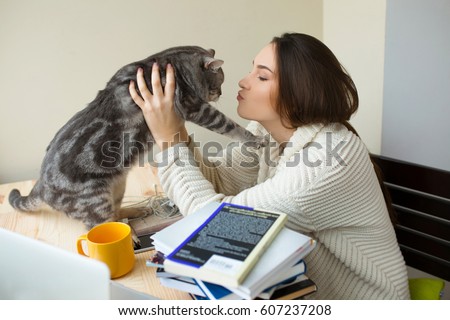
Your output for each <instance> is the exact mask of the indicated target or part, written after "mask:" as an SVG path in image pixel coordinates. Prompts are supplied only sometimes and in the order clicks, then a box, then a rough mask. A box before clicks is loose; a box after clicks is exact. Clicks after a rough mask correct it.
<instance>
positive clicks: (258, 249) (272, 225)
mask: <svg viewBox="0 0 450 320" xmlns="http://www.w3.org/2000/svg"><path fill="white" fill-rule="evenodd" d="M286 220H287V215H286V214H285V213H282V212H271V211H267V210H261V209H257V208H252V207H247V206H242V205H236V204H232V203H226V202H223V203H221V204H220V206H219V207H218V208H217V209H216V210H215V211H212V212H210V215H209V216H208V218H207V219H206V220H205V221H204V223H202V225H201V226H200V227H199V228H197V229H196V230H194V231H193V232H192V233H191V234H190V235H189V236H188V237H187V238H186V239H184V241H182V243H181V244H180V245H179V246H178V247H177V248H176V249H175V250H173V251H172V252H171V253H169V254H167V255H166V258H165V260H164V269H165V270H166V271H167V272H172V273H175V274H179V275H183V276H189V277H193V278H197V279H201V280H204V281H208V282H211V283H215V284H220V285H224V286H231V287H237V286H239V285H240V284H241V283H242V282H243V281H244V280H245V278H246V277H247V275H248V273H249V272H250V271H251V270H252V268H253V266H254V265H255V264H256V263H257V261H258V260H259V258H260V257H261V255H262V254H263V253H264V251H265V250H266V249H267V247H268V246H269V245H270V244H271V242H272V241H273V240H274V239H275V238H276V237H277V235H278V233H279V232H280V230H281V229H282V228H283V226H284V224H285V222H286ZM180 223H181V224H183V221H181V222H180Z"/></svg>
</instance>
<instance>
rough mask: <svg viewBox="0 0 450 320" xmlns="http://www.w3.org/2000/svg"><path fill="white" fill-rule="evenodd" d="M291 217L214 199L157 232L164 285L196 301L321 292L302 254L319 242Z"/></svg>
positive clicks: (159, 272)
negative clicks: (289, 222)
mask: <svg viewBox="0 0 450 320" xmlns="http://www.w3.org/2000/svg"><path fill="white" fill-rule="evenodd" d="M286 218H287V217H286V215H285V214H283V213H275V212H269V211H264V210H259V209H253V208H248V207H242V206H237V205H233V204H228V203H210V204H208V205H206V206H205V207H204V208H202V209H200V210H199V211H197V212H195V213H193V214H191V215H189V216H187V217H184V218H183V219H181V220H179V221H177V222H175V223H173V224H171V225H170V226H168V227H166V228H164V229H163V230H161V231H159V232H157V233H155V234H154V235H153V236H152V239H153V243H154V245H155V249H156V250H157V254H156V255H155V256H154V257H152V259H150V260H149V261H148V265H149V266H154V267H157V270H156V275H157V277H158V278H159V279H160V282H161V284H162V285H165V286H167V287H172V288H176V289H178V290H183V291H186V292H189V293H190V294H191V296H192V297H193V298H195V299H295V298H299V297H302V296H304V295H306V294H309V293H312V292H314V291H316V286H315V284H314V282H313V281H312V280H311V279H308V277H307V276H306V275H305V272H306V264H305V262H304V260H303V258H304V257H305V256H306V255H307V254H308V253H309V252H310V251H311V250H312V249H313V248H314V246H315V241H314V240H313V239H312V238H310V237H307V236H305V235H303V234H300V233H298V232H295V231H292V230H290V229H288V228H286V227H284V224H285V222H286Z"/></svg>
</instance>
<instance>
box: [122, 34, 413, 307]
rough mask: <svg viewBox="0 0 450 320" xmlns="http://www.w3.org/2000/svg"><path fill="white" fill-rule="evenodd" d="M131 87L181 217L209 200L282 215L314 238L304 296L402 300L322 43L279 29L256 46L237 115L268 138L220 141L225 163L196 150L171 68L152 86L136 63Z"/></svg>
mask: <svg viewBox="0 0 450 320" xmlns="http://www.w3.org/2000/svg"><path fill="white" fill-rule="evenodd" d="M137 84H138V86H139V89H140V92H141V94H142V96H140V95H138V93H137V92H136V89H135V84H134V83H131V84H130V94H131V96H132V97H133V99H134V101H135V102H136V104H137V105H138V106H139V107H140V108H141V109H142V111H143V113H144V117H145V119H146V122H147V124H148V127H149V128H150V130H151V131H152V133H153V136H154V138H155V141H156V143H157V144H158V146H159V147H160V148H161V149H162V150H163V151H162V152H161V153H160V154H158V157H159V158H164V162H163V161H161V160H159V161H161V163H165V165H164V166H163V167H161V168H159V177H160V180H161V184H162V187H163V189H164V191H165V192H166V193H167V195H168V196H169V197H170V198H171V199H172V200H173V201H174V202H175V203H176V204H177V206H178V207H179V208H180V210H181V212H182V213H183V214H184V215H187V214H190V213H192V212H193V211H195V210H197V209H199V208H200V207H202V206H204V205H205V204H206V203H208V202H211V201H225V202H231V203H236V204H240V205H247V206H252V207H260V208H264V209H267V210H274V211H282V212H285V213H287V214H288V216H289V221H288V224H287V226H288V227H289V228H291V229H293V230H298V231H299V232H302V233H304V234H307V235H309V236H310V237H312V238H314V239H316V240H317V247H316V248H315V249H314V250H313V252H312V253H310V254H309V255H308V256H307V257H306V258H305V261H306V263H307V265H308V276H309V277H310V278H311V279H313V280H314V281H315V282H316V284H317V286H318V291H317V292H316V293H315V294H314V295H311V296H309V298H317V299H408V298H409V290H408V282H407V274H406V267H405V263H404V260H403V257H402V255H401V252H400V250H399V246H398V243H397V240H396V236H395V233H394V229H393V227H392V224H391V222H390V218H389V214H388V211H387V208H386V204H385V201H384V198H383V194H382V191H381V189H380V185H379V183H378V180H377V176H376V174H375V171H374V167H373V165H372V163H371V161H370V158H369V153H368V151H367V149H366V147H365V145H364V144H363V142H362V141H361V140H360V139H359V137H358V136H357V135H356V134H354V133H353V132H352V131H351V130H349V129H348V128H349V125H348V122H347V121H348V120H349V119H350V117H351V115H352V114H353V113H354V112H355V111H356V110H357V108H358V95H357V91H356V88H355V85H354V83H353V81H352V80H351V78H350V76H349V75H348V74H347V73H346V72H345V70H344V69H343V67H342V66H341V65H340V63H339V62H338V60H337V59H336V57H335V56H334V54H333V53H332V52H331V51H330V50H329V49H328V48H327V47H326V46H325V45H324V44H323V43H321V42H320V41H319V40H317V39H315V38H313V37H311V36H308V35H305V34H296V33H294V34H284V35H282V36H281V37H275V38H274V39H273V40H272V42H270V43H269V44H268V45H267V46H266V47H264V48H263V49H262V50H261V51H260V52H259V53H258V55H257V56H256V57H255V59H254V61H253V67H252V71H251V72H250V73H249V74H248V75H247V76H246V77H245V78H243V79H242V80H241V81H240V82H239V87H240V91H239V93H238V96H237V100H238V113H239V115H240V116H241V117H242V118H245V119H248V120H252V121H251V122H250V124H249V126H248V129H249V130H251V131H252V132H254V133H255V134H259V135H264V134H269V137H270V139H271V143H269V145H268V146H267V147H263V148H261V149H259V150H251V152H249V149H248V148H247V149H244V148H233V149H232V150H227V152H225V154H224V156H223V158H224V159H222V161H211V159H204V158H203V157H202V154H201V153H200V150H199V148H195V147H194V145H193V143H192V142H191V141H190V139H189V137H188V133H187V130H186V128H185V126H184V122H183V121H182V120H181V119H180V118H179V117H178V116H177V115H176V113H175V112H174V109H173V96H174V87H175V83H174V76H173V69H172V68H171V67H170V66H169V67H168V69H167V83H166V85H165V88H164V89H163V88H162V87H161V83H160V79H159V72H158V67H157V66H154V67H153V70H152V86H153V90H154V91H153V94H151V93H150V91H149V90H148V89H147V87H146V86H145V82H144V80H143V71H142V70H140V71H138V78H137ZM193 158H195V160H196V161H197V162H198V163H197V164H195V163H193V162H194V161H192V159H193ZM255 159H256V160H257V161H255ZM214 160H217V159H214ZM180 163H182V164H183V165H177V164H180ZM251 164H253V165H251Z"/></svg>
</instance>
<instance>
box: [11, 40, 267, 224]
mask: <svg viewBox="0 0 450 320" xmlns="http://www.w3.org/2000/svg"><path fill="white" fill-rule="evenodd" d="M154 62H156V63H158V65H159V66H160V70H161V71H160V72H161V83H162V84H163V85H164V84H165V70H166V65H167V64H168V63H170V64H171V65H172V66H173V67H174V71H175V80H176V90H175V109H176V111H177V113H178V115H179V116H180V117H182V118H183V119H185V120H187V121H191V122H193V123H196V124H198V125H200V126H202V127H205V128H207V129H210V130H212V131H215V132H218V133H220V134H225V135H228V136H230V137H232V138H233V139H239V140H242V141H250V142H251V143H255V144H257V145H260V144H261V142H262V139H261V138H260V137H255V136H253V135H252V134H251V133H250V132H248V131H247V130H245V129H244V128H242V127H241V126H239V125H238V124H236V123H235V122H234V121H232V120H231V119H229V118H227V117H226V116H225V115H224V114H223V113H221V112H220V111H218V110H217V109H215V108H214V107H213V106H211V105H210V104H209V103H208V101H215V100H217V99H218V98H219V96H220V95H221V85H222V83H223V81H224V74H223V71H222V69H221V65H222V64H223V61H222V60H217V59H215V58H214V50H205V49H203V48H200V47H195V46H183V47H174V48H170V49H167V50H165V51H162V52H160V53H157V54H155V55H152V56H150V57H148V58H146V59H144V60H142V61H138V62H134V63H131V64H129V65H126V66H124V67H123V68H121V69H120V70H119V71H118V72H117V73H116V74H115V75H114V76H113V77H112V78H111V80H110V81H109V82H108V83H107V85H106V88H105V89H104V90H101V91H100V92H99V93H98V95H97V97H96V98H95V99H94V100H93V101H92V102H91V103H89V104H88V105H87V107H86V108H85V109H83V110H81V111H79V112H78V113H77V114H75V115H74V116H73V117H72V119H70V120H69V121H68V122H67V123H66V124H65V125H64V126H63V127H62V128H61V129H60V130H59V131H58V132H57V134H56V135H55V137H54V138H53V140H52V141H51V142H50V145H49V146H48V148H47V152H46V155H45V158H44V160H43V163H42V167H41V173H40V178H39V180H38V181H37V182H36V185H35V186H34V188H33V189H32V190H31V192H30V194H29V195H28V196H25V197H24V196H21V195H20V192H19V191H18V190H17V189H14V190H12V191H11V193H10V195H9V202H10V204H11V205H12V206H13V207H14V208H15V209H18V210H21V211H26V212H30V211H36V210H38V209H39V208H40V206H41V204H42V203H43V202H45V203H47V204H48V205H50V206H51V207H52V208H54V209H55V210H58V211H62V212H64V213H66V214H67V215H68V216H70V217H72V218H75V219H81V220H82V221H83V223H84V224H85V225H86V227H87V228H92V227H93V226H95V225H97V224H99V223H103V222H106V221H117V220H121V219H123V218H134V217H139V216H142V215H144V214H145V213H146V212H145V209H142V208H141V209H139V208H121V202H122V198H123V195H124V191H125V184H126V178H127V174H128V172H129V169H130V167H131V166H132V165H133V164H135V163H136V162H137V160H138V158H139V156H142V155H143V154H145V152H147V151H148V150H149V149H150V148H151V146H152V144H153V141H154V140H153V137H152V135H151V132H150V131H149V129H148V127H147V125H146V123H145V121H144V117H143V115H142V112H141V110H140V108H139V107H138V106H137V105H136V104H135V103H134V102H133V101H132V99H131V96H130V94H129V92H128V86H129V83H130V81H131V80H134V81H136V72H137V69H138V68H139V67H141V68H143V69H144V70H151V66H152V65H153V63H154ZM145 80H146V82H147V86H148V88H150V89H151V81H150V72H146V76H145ZM119 154H120V157H118V156H117V155H119Z"/></svg>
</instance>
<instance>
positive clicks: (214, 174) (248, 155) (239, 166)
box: [188, 121, 267, 195]
mask: <svg viewBox="0 0 450 320" xmlns="http://www.w3.org/2000/svg"><path fill="white" fill-rule="evenodd" d="M246 129H247V130H249V131H250V132H252V133H253V134H255V135H264V134H267V132H266V131H265V130H264V128H262V126H261V125H259V124H258V123H257V122H253V121H252V122H250V123H249V125H248V126H247V128H246ZM207 147H208V145H207V144H200V143H198V142H194V140H193V139H191V140H190V142H189V144H188V148H189V149H190V151H191V153H192V155H193V159H194V162H195V163H196V165H197V166H198V167H199V170H200V172H201V173H202V174H203V176H204V178H205V179H206V180H208V181H209V182H210V183H211V184H212V186H213V188H214V190H215V191H216V192H217V193H222V194H225V195H235V194H237V193H239V192H240V191H242V190H244V189H247V188H249V187H251V186H253V185H255V184H256V180H257V176H258V169H259V165H258V157H259V151H258V150H255V149H254V148H249V147H247V146H246V145H245V144H244V143H239V142H233V143H230V144H228V145H227V146H226V147H225V148H224V149H223V150H221V151H220V152H219V153H218V154H215V155H211V156H210V155H208V151H209V149H208V148H207Z"/></svg>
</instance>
